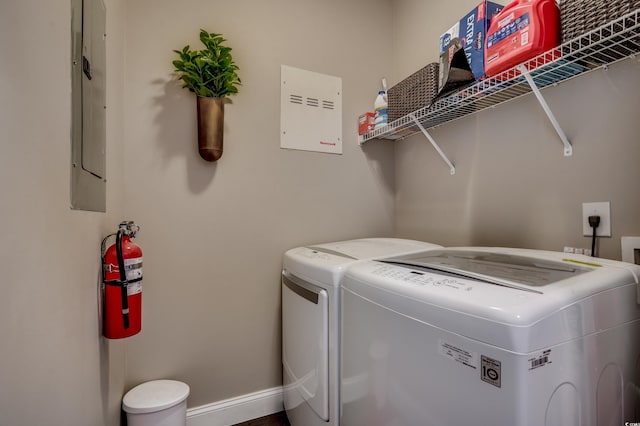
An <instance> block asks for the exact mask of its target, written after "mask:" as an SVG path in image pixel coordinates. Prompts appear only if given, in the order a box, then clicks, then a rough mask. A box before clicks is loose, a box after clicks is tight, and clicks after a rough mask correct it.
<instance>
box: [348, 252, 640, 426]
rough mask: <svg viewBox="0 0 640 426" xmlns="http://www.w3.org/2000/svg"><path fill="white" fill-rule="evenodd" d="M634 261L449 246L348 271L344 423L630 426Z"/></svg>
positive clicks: (635, 387) (637, 314) (635, 374)
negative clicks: (625, 261)
mask: <svg viewBox="0 0 640 426" xmlns="http://www.w3.org/2000/svg"><path fill="white" fill-rule="evenodd" d="M639 276H640V266H637V265H632V264H628V263H623V262H616V261H610V260H604V259H598V258H592V257H586V256H580V255H571V254H565V253H556V252H544V251H534V250H522V249H506V248H446V249H439V250H433V251H429V252H425V253H420V254H417V255H408V256H399V257H395V258H393V259H388V260H385V261H366V262H360V263H357V264H354V265H352V266H350V267H349V268H348V270H347V272H346V273H345V275H344V278H343V281H342V327H343V328H342V373H341V401H342V419H341V421H342V423H343V424H344V425H348V426H383V425H384V426H418V425H419V426H461V425H474V426H507V425H508V426H603V425H607V426H612V425H629V424H640V401H639V395H640V308H639V304H638V277H639Z"/></svg>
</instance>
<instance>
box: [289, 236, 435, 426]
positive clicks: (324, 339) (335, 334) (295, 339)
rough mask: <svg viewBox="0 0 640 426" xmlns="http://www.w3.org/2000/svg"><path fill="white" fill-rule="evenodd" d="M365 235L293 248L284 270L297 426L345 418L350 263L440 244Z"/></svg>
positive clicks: (292, 417)
mask: <svg viewBox="0 0 640 426" xmlns="http://www.w3.org/2000/svg"><path fill="white" fill-rule="evenodd" d="M439 247H441V246H438V245H435V244H430V243H424V242H421V241H413V240H403V239H395V238H365V239H358V240H350V241H340V242H335V243H328V244H318V245H313V246H308V247H298V248H295V249H291V250H289V251H287V252H286V253H285V255H284V259H283V270H282V369H283V387H284V406H285V409H286V412H287V417H288V418H289V421H290V423H291V425H292V426H317V425H323V426H337V425H338V424H339V413H338V409H339V378H340V376H339V332H340V318H339V313H340V292H339V286H340V281H341V279H342V276H343V274H344V271H345V269H346V268H347V266H349V265H351V264H354V263H356V262H358V261H361V260H363V259H375V258H382V257H389V256H395V255H400V254H408V253H415V252H419V251H424V250H429V249H434V248H439Z"/></svg>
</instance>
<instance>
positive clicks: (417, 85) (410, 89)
mask: <svg viewBox="0 0 640 426" xmlns="http://www.w3.org/2000/svg"><path fill="white" fill-rule="evenodd" d="M437 94H438V63H437V62H434V63H431V64H429V65H427V66H426V67H424V68H421V69H420V70H418V71H416V72H415V73H413V74H411V75H410V76H409V77H407V78H405V79H404V80H402V81H401V82H399V83H398V84H396V85H395V86H393V87H391V88H390V89H389V90H388V91H387V101H388V114H389V122H392V121H394V120H397V119H398V118H400V117H404V116H405V115H407V114H409V113H411V112H414V111H416V110H418V109H420V108H423V107H426V106H428V105H430V104H431V102H433V99H434V98H435V97H436V95H437Z"/></svg>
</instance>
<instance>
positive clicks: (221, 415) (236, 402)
mask: <svg viewBox="0 0 640 426" xmlns="http://www.w3.org/2000/svg"><path fill="white" fill-rule="evenodd" d="M282 410H283V401H282V387H281V386H279V387H277V388H271V389H265V390H262V391H258V392H253V393H250V394H247V395H241V396H237V397H235V398H229V399H225V400H224V401H219V402H214V403H211V404H207V405H202V406H200V407H194V408H189V409H187V426H231V425H235V424H237V423H242V422H246V421H247V420H251V419H257V418H259V417H264V416H268V415H270V414H274V413H278V412H280V411H282Z"/></svg>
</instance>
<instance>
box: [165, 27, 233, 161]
mask: <svg viewBox="0 0 640 426" xmlns="http://www.w3.org/2000/svg"><path fill="white" fill-rule="evenodd" d="M200 41H201V42H202V44H204V46H205V49H203V50H199V51H192V50H190V48H189V46H188V45H187V46H185V47H184V48H183V49H182V50H174V52H175V53H177V54H178V56H179V59H177V60H175V61H173V66H174V67H175V70H176V72H177V74H178V79H179V80H182V82H183V83H184V84H183V86H182V87H183V88H185V89H188V90H189V91H190V92H193V93H195V94H196V96H197V97H196V102H197V111H198V151H199V152H200V156H201V157H202V158H203V159H205V160H206V161H217V160H218V159H219V158H220V157H221V156H222V147H223V143H222V142H223V134H224V104H225V101H226V99H227V97H228V96H229V95H233V94H236V93H238V86H240V85H241V81H240V78H239V77H238V74H237V73H236V71H237V70H238V67H237V66H236V64H235V63H234V62H233V58H232V56H231V48H230V47H227V46H225V45H224V44H223V43H224V42H225V41H226V40H225V39H224V38H222V35H220V34H215V33H209V32H207V31H205V30H200Z"/></svg>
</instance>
